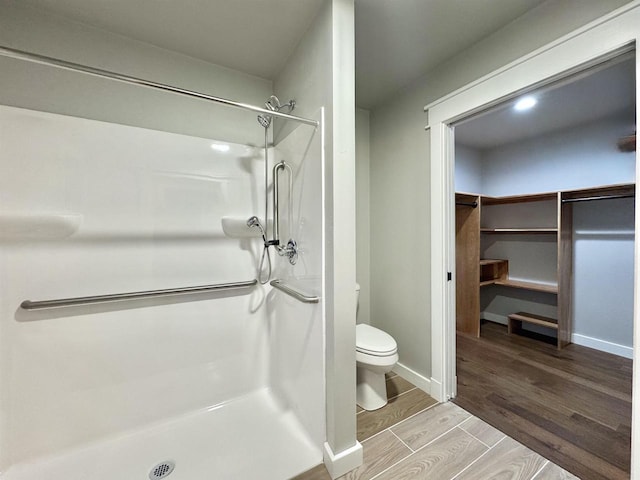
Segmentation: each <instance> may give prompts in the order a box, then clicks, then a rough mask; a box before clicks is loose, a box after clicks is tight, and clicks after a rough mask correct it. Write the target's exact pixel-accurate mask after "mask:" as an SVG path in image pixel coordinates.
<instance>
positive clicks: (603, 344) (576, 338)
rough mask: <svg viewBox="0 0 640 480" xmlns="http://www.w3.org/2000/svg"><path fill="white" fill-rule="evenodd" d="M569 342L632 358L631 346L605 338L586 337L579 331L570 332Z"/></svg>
mask: <svg viewBox="0 0 640 480" xmlns="http://www.w3.org/2000/svg"><path fill="white" fill-rule="evenodd" d="M571 342H572V343H575V344H576V345H582V346H583V347H589V348H593V349H595V350H600V351H601V352H607V353H613V354H614V355H619V356H621V357H625V358H633V347H625V346H624V345H620V344H617V343H613V342H607V341H606V340H600V339H599V338H593V337H587V336H586V335H580V334H579V333H572V334H571Z"/></svg>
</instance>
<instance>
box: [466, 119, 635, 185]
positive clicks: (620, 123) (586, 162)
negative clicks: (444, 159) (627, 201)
mask: <svg viewBox="0 0 640 480" xmlns="http://www.w3.org/2000/svg"><path fill="white" fill-rule="evenodd" d="M479 121H481V120H479ZM633 124H634V121H633V113H631V115H629V114H622V115H616V116H614V117H609V118H605V119H601V120H598V121H596V122H591V123H588V124H585V125H579V126H576V127H572V128H569V129H566V130H562V131H559V132H554V133H552V134H549V135H544V136H542V137H537V138H533V139H529V140H524V141H521V142H517V143H513V144H508V145H504V146H500V147H496V148H494V149H491V150H486V151H484V152H482V179H481V183H482V191H481V193H483V194H484V195H490V196H505V195H520V194H527V193H536V192H553V191H558V190H575V189H580V188H589V187H593V186H599V185H613V184H616V183H633V181H634V179H635V156H634V154H633V152H628V153H621V152H620V151H619V150H618V148H617V146H616V142H617V141H618V139H619V138H620V137H622V136H624V135H627V134H628V132H629V131H633ZM457 172H458V171H457V170H456V173H457ZM469 173H470V172H467V174H469ZM474 173H475V172H474ZM463 178H464V177H463Z"/></svg>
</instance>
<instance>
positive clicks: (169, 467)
mask: <svg viewBox="0 0 640 480" xmlns="http://www.w3.org/2000/svg"><path fill="white" fill-rule="evenodd" d="M174 468H176V464H175V463H174V462H173V461H171V460H168V461H166V462H162V463H159V464H157V465H156V466H155V467H153V468H152V469H151V471H150V472H149V478H150V479H151V480H158V479H159V478H164V477H167V476H169V474H170V473H171V472H173V469H174Z"/></svg>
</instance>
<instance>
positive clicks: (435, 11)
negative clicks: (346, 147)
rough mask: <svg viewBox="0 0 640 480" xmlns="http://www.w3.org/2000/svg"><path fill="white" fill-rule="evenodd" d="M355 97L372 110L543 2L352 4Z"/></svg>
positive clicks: (371, 0)
mask: <svg viewBox="0 0 640 480" xmlns="http://www.w3.org/2000/svg"><path fill="white" fill-rule="evenodd" d="M355 1H356V97H357V102H356V103H357V104H358V106H360V107H362V108H372V107H374V106H375V105H377V104H379V103H380V102H381V101H383V100H385V99H386V98H388V97H389V96H391V95H392V94H394V93H395V92H397V91H398V90H399V89H400V88H402V87H405V86H406V85H408V84H410V83H411V82H412V81H413V80H415V79H417V78H419V77H421V76H423V75H424V74H426V73H427V72H429V71H431V70H432V69H434V68H435V67H437V66H438V65H440V64H441V63H443V62H444V61H446V60H447V59H448V58H450V57H452V56H454V55H456V54H457V53H460V52H462V51H463V50H465V49H467V48H469V47H471V46H472V45H473V44H474V43H477V42H478V41H479V40H481V39H483V38H485V37H487V36H489V35H490V34H491V33H493V32H495V31H496V30H498V29H500V28H501V27H503V26H505V25H506V24H508V23H510V22H512V21H513V20H515V19H516V18H517V17H519V16H521V15H522V14H524V13H525V12H527V11H528V10H531V9H532V8H534V7H536V6H538V5H539V4H541V3H543V2H542V0H355Z"/></svg>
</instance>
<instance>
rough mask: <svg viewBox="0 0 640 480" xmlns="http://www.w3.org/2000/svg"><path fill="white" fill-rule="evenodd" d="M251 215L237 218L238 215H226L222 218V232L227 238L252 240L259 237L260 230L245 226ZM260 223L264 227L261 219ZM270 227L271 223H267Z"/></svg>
mask: <svg viewBox="0 0 640 480" xmlns="http://www.w3.org/2000/svg"><path fill="white" fill-rule="evenodd" d="M250 217H251V215H246V216H239V215H233V216H232V215H226V216H224V217H222V220H221V223H222V231H223V232H224V234H225V235H226V236H227V237H230V238H254V237H259V236H260V230H259V229H257V228H253V227H249V226H247V220H248V219H249V218H250ZM260 222H261V223H262V224H263V225H264V222H263V221H262V219H260ZM269 225H271V221H269Z"/></svg>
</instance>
